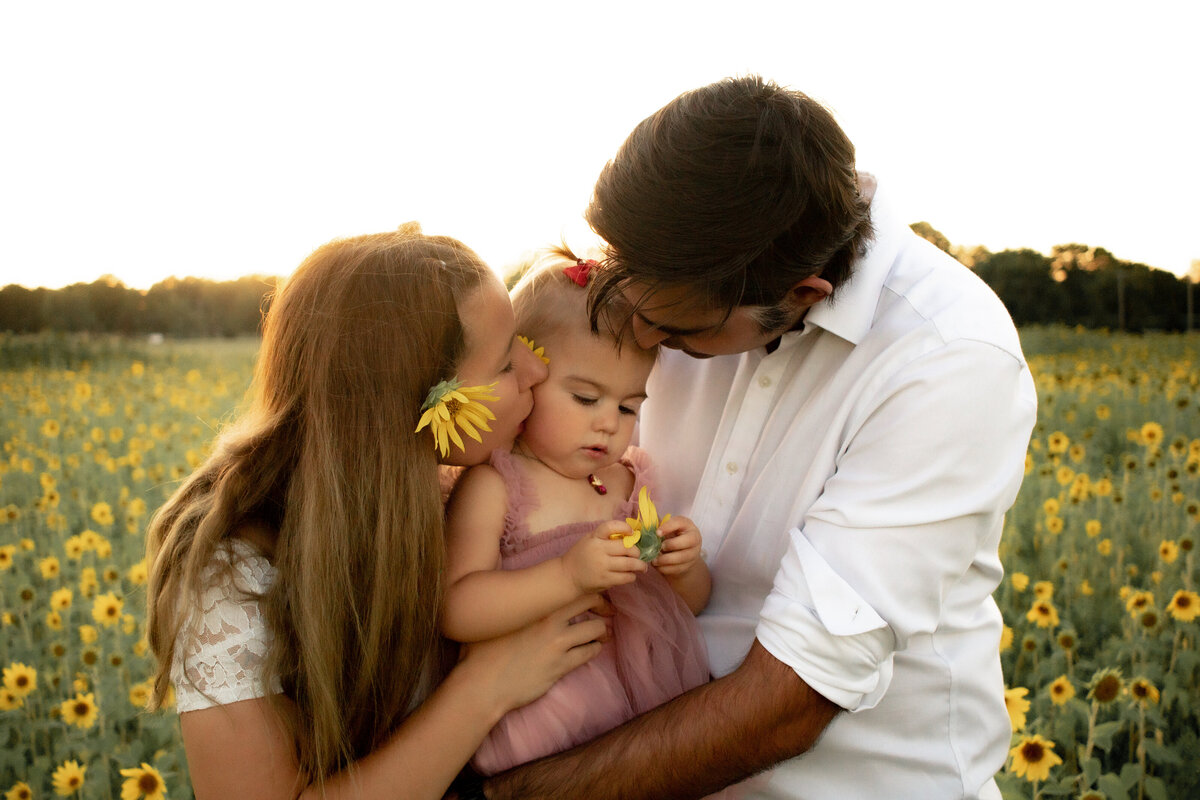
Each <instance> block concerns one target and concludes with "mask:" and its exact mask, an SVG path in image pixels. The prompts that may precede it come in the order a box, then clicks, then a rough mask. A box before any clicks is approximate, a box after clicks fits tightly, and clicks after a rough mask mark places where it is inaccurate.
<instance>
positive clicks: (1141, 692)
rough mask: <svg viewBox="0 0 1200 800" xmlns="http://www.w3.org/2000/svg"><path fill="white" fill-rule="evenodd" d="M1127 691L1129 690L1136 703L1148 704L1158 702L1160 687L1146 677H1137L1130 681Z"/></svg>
mask: <svg viewBox="0 0 1200 800" xmlns="http://www.w3.org/2000/svg"><path fill="white" fill-rule="evenodd" d="M1126 691H1127V692H1129V696H1130V697H1132V698H1133V700H1134V702H1135V703H1140V704H1142V705H1146V704H1148V703H1157V702H1158V689H1157V688H1156V687H1155V686H1154V684H1153V683H1151V682H1150V681H1148V680H1146V679H1145V678H1137V679H1136V680H1134V681H1132V682H1130V684H1129V686H1128V688H1127V689H1126Z"/></svg>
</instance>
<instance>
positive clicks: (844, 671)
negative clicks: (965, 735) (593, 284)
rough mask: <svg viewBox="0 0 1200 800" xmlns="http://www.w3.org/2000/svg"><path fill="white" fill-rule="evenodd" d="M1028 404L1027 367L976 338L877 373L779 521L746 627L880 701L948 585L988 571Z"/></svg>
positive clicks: (978, 598) (846, 700)
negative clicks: (756, 606)
mask: <svg viewBox="0 0 1200 800" xmlns="http://www.w3.org/2000/svg"><path fill="white" fill-rule="evenodd" d="M1035 415H1036V396H1035V394H1034V389H1033V382H1032V379H1031V377H1030V374H1029V370H1028V367H1027V366H1026V365H1025V364H1024V363H1023V362H1022V361H1020V360H1019V359H1016V358H1014V357H1013V356H1012V355H1011V354H1009V353H1007V352H1005V351H1003V350H1000V349H997V348H994V347H992V346H990V345H987V344H983V343H979V342H974V341H969V340H967V341H964V340H959V341H956V342H953V343H951V344H948V345H945V346H943V347H941V348H939V349H936V350H934V351H933V352H930V353H926V354H924V355H922V356H921V357H919V358H916V359H913V360H912V361H911V362H909V363H908V364H906V365H904V367H903V368H902V369H899V370H897V371H896V372H894V373H893V374H892V375H890V376H888V377H887V378H886V380H881V381H880V382H879V383H878V384H877V385H876V386H874V387H873V390H872V391H871V392H869V393H867V396H866V397H865V398H862V399H861V402H860V404H859V407H858V409H857V410H856V413H855V414H854V415H851V417H850V418H849V420H848V422H847V429H846V430H845V431H844V438H843V442H844V444H843V446H842V449H841V451H840V453H839V455H838V458H837V462H836V468H835V470H834V471H833V473H832V474H831V475H830V476H829V478H828V479H827V480H826V482H825V484H824V488H823V490H822V492H821V494H820V496H819V497H818V498H817V500H816V502H815V503H813V504H812V506H811V507H810V508H809V509H808V511H807V512H806V513H805V514H804V516H803V519H802V520H801V521H800V524H799V525H798V526H797V527H795V528H793V529H792V530H791V531H790V542H789V546H788V550H787V553H786V554H785V556H784V558H783V560H782V562H781V564H780V568H779V570H778V573H777V574H776V577H775V581H774V585H773V588H772V591H771V592H770V594H769V595H768V597H767V599H766V601H765V603H764V605H763V608H762V611H761V614H760V618H759V622H758V626H757V629H756V636H757V638H758V639H759V641H760V642H761V643H762V645H763V647H764V648H766V649H767V651H768V652H770V653H771V654H772V655H773V656H774V657H775V658H777V659H779V660H780V661H782V662H784V663H786V664H788V665H789V666H791V667H792V669H794V670H795V672H796V673H797V674H798V675H799V676H800V677H801V678H803V679H804V680H805V682H807V683H808V684H809V685H810V686H812V687H813V689H815V690H816V691H818V692H820V693H821V694H822V695H824V696H825V697H827V698H828V699H829V700H831V701H832V702H834V703H837V704H838V705H839V706H841V707H842V708H845V709H847V710H851V711H854V710H861V709H867V708H871V707H873V706H874V705H875V704H876V703H878V701H879V700H880V699H881V698H882V697H883V695H884V693H885V692H886V691H887V688H888V684H889V682H890V680H891V674H892V658H893V655H894V653H895V652H896V651H898V650H902V649H904V648H905V647H907V646H908V644H909V642H910V641H911V640H912V637H914V636H918V635H921V634H926V633H933V632H934V631H935V630H936V629H937V628H938V626H939V624H941V622H942V620H943V615H944V614H945V613H946V609H947V604H948V600H947V598H948V597H950V596H951V594H952V593H955V592H958V594H956V595H955V596H956V598H958V597H959V595H961V596H962V597H961V598H959V599H962V600H964V603H966V601H968V600H969V601H970V602H974V603H975V605H976V606H978V604H979V603H980V602H984V601H986V599H987V597H988V596H989V595H990V593H991V591H992V590H993V589H994V586H995V582H996V581H998V580H999V575H1000V572H999V562H998V559H997V557H996V545H997V543H998V540H999V536H1000V530H1001V527H1002V524H1003V515H1004V512H1005V511H1006V510H1007V509H1008V508H1009V507H1010V506H1011V505H1012V503H1013V501H1014V499H1015V497H1016V493H1017V490H1018V488H1019V487H1020V483H1021V478H1022V476H1023V465H1024V454H1025V448H1026V445H1027V443H1028V436H1029V431H1030V429H1031V428H1032V425H1033V419H1034V416H1035ZM973 567H975V569H974V570H973V576H972V577H971V579H970V588H969V590H967V589H963V588H962V587H961V585H960V584H963V583H964V580H965V579H966V578H967V576H968V573H969V572H972V568H973ZM955 587H959V588H958V589H956V588H955ZM956 602H957V600H956Z"/></svg>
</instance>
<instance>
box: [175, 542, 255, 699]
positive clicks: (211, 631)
mask: <svg viewBox="0 0 1200 800" xmlns="http://www.w3.org/2000/svg"><path fill="white" fill-rule="evenodd" d="M274 581H275V567H274V566H273V565H272V564H271V562H270V561H269V560H268V558H267V556H266V555H265V554H264V553H263V551H262V550H261V549H260V548H259V547H258V546H256V544H254V543H252V542H251V541H250V540H248V539H245V538H241V537H230V538H228V539H225V540H223V541H222V542H221V543H220V544H219V545H218V546H217V548H216V550H215V551H214V553H213V556H212V558H211V559H210V560H209V563H208V564H207V565H206V567H205V569H204V571H203V573H202V574H201V578H200V594H199V605H198V606H194V607H193V608H192V609H191V610H190V612H189V613H188V614H187V615H186V618H185V620H184V624H183V626H182V627H181V628H180V631H179V636H178V638H177V639H176V641H175V652H174V658H173V659H172V664H171V680H172V683H174V684H175V692H176V705H177V707H178V709H179V711H180V712H184V711H192V710H196V709H200V708H208V707H211V706H214V705H224V704H226V703H232V702H236V701H238V700H249V699H252V698H256V697H264V696H266V695H267V694H268V691H267V690H266V688H265V687H264V686H263V683H262V671H263V666H264V664H265V661H266V656H267V652H268V649H269V648H270V644H271V638H272V637H271V631H270V629H269V628H268V626H267V624H266V620H265V617H264V615H263V610H262V597H263V595H264V594H265V593H266V592H267V590H268V589H270V587H271V584H272V583H273V582H274ZM274 691H278V687H275V689H274Z"/></svg>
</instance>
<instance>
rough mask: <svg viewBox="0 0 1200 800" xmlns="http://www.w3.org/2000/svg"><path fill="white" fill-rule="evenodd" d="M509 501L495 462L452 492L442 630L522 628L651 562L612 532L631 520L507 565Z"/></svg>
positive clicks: (472, 637) (489, 634)
mask: <svg viewBox="0 0 1200 800" xmlns="http://www.w3.org/2000/svg"><path fill="white" fill-rule="evenodd" d="M507 502H508V500H507V494H506V491H505V487H504V481H503V479H502V478H501V476H500V474H499V473H498V472H496V470H495V469H493V468H491V467H489V466H481V467H474V468H472V469H470V470H468V471H467V473H466V474H465V475H464V476H463V477H462V479H461V480H460V481H459V483H458V486H457V487H456V488H455V490H454V494H453V495H452V496H451V498H450V504H449V506H448V508H447V517H446V543H447V554H448V559H449V568H448V572H447V589H446V597H445V600H444V601H443V605H442V631H443V633H444V634H445V635H446V636H447V637H449V638H451V639H454V640H455V641H459V642H477V641H482V640H485V639H491V638H493V637H496V636H501V635H503V634H505V633H509V632H511V631H515V630H517V629H519V628H522V627H524V626H525V625H528V624H529V623H530V622H532V621H534V620H536V619H541V618H542V617H544V616H546V615H547V614H549V613H550V612H551V611H553V610H555V609H557V608H561V607H562V606H564V605H566V604H567V603H569V602H571V601H572V600H574V599H575V598H576V597H579V596H580V595H583V594H589V593H593V592H601V591H604V590H605V589H608V588H610V587H612V586H617V585H620V584H623V583H630V582H632V581H633V580H634V579H635V578H636V577H637V574H638V573H639V572H642V571H644V570H645V568H646V567H645V565H644V564H642V562H640V561H639V560H638V559H637V558H632V557H630V556H629V554H628V553H627V552H626V551H625V550H624V548H623V547H622V546H621V543H620V542H619V541H612V540H609V539H608V534H609V533H610V532H612V531H616V530H622V531H627V530H628V528H627V527H626V526H625V525H624V523H620V522H613V523H606V524H605V525H601V526H600V527H598V528H597V529H596V531H594V532H593V535H591V536H587V537H584V538H582V539H580V540H579V541H578V542H576V543H575V545H573V546H572V547H571V549H570V550H569V551H568V552H567V553H565V554H564V555H563V556H561V557H559V558H552V559H548V560H546V561H543V562H541V563H540V564H536V565H534V566H532V567H527V568H525V569H518V570H501V569H499V559H500V536H501V534H502V533H503V530H504V515H505V512H506V510H507ZM610 529H611V530H610Z"/></svg>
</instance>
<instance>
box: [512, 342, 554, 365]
mask: <svg viewBox="0 0 1200 800" xmlns="http://www.w3.org/2000/svg"><path fill="white" fill-rule="evenodd" d="M517 339H518V340H519V341H520V342H521V343H522V344H524V345H525V346H526V347H528V348H529V350H530V351H531V352H532V353H533V354H534V355H535V356H537V357H538V358H539V359H541V361H542V363H543V364H549V363H550V359H549V358H547V357H546V348H544V347H538V346H537V345H536V344H534V342H533V339H530V338H528V337H525V336H518V337H517Z"/></svg>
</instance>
